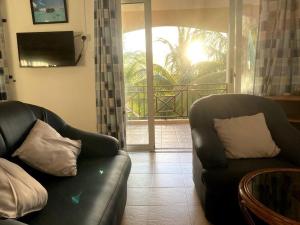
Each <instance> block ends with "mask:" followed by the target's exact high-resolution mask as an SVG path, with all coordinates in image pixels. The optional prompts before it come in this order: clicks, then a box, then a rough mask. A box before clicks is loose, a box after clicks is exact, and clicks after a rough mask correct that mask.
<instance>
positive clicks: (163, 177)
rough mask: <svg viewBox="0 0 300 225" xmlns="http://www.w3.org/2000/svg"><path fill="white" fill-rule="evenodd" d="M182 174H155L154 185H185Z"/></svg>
mask: <svg viewBox="0 0 300 225" xmlns="http://www.w3.org/2000/svg"><path fill="white" fill-rule="evenodd" d="M183 180H184V176H183V175H181V174H154V175H153V182H152V187H185V183H184V182H183Z"/></svg>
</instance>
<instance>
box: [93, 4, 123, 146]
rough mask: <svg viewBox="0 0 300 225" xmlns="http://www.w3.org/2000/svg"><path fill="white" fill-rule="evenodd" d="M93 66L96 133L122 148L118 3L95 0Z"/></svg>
mask: <svg viewBox="0 0 300 225" xmlns="http://www.w3.org/2000/svg"><path fill="white" fill-rule="evenodd" d="M94 3H95V54H96V55H95V63H96V101H97V102H96V104H97V123H98V124H97V127H98V132H99V133H103V134H107V135H111V136H114V137H116V138H117V139H118V140H119V141H120V145H121V146H122V147H124V146H125V131H126V127H125V103H124V102H125V100H124V96H125V91H124V79H123V62H122V36H121V35H122V29H121V11H120V7H121V3H120V0H95V1H94Z"/></svg>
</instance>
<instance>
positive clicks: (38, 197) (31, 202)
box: [0, 158, 48, 218]
mask: <svg viewBox="0 0 300 225" xmlns="http://www.w3.org/2000/svg"><path fill="white" fill-rule="evenodd" d="M0 181H1V182H0V218H18V217H21V216H24V215H26V214H28V213H30V212H34V211H38V210H41V209H42V208H44V206H45V205H46V203H47V199H48V194H47V191H46V189H45V188H44V187H43V186H42V185H41V184H40V183H39V182H37V181H36V180H35V179H34V178H33V177H31V176H30V175H29V174H28V173H26V172H25V171H24V170H23V169H22V168H21V167H19V166H18V165H16V164H14V163H12V162H9V161H7V160H6V159H3V158H0Z"/></svg>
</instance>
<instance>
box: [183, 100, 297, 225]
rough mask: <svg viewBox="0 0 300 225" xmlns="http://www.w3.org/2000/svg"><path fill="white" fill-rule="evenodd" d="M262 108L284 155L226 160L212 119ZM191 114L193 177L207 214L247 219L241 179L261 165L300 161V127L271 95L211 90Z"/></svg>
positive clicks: (219, 219)
mask: <svg viewBox="0 0 300 225" xmlns="http://www.w3.org/2000/svg"><path fill="white" fill-rule="evenodd" d="M259 112H263V113H264V115H265V118H266V122H267V125H268V128H269V130H270V132H271V135H272V138H273V140H274V141H275V143H276V144H277V146H279V148H280V149H281V152H280V154H279V155H278V156H277V157H275V158H258V159H227V158H226V156H225V152H224V146H223V145H222V143H221V141H220V140H219V138H218V135H217V133H216V131H215V129H214V125H213V119H214V118H220V119H223V118H230V117H238V116H245V115H253V114H256V113H259ZM189 119H190V125H191V129H192V139H193V180H194V183H195V187H196V190H197V193H198V195H199V197H200V199H201V203H202V206H203V208H204V211H205V215H206V217H207V219H208V220H209V221H210V222H212V223H213V224H215V225H218V224H245V222H244V220H243V217H242V214H241V212H240V209H239V205H238V183H239V181H240V179H241V178H242V177H243V176H244V175H245V174H246V173H248V172H250V171H253V170H256V169H261V168H269V167H296V166H300V132H299V131H298V130H297V129H296V128H294V127H293V126H291V125H290V124H289V122H288V120H287V118H286V115H285V113H284V112H283V110H282V109H281V107H280V106H279V104H277V103H275V102H274V101H272V100H269V99H266V98H264V97H258V96H252V95H242V94H228V95H212V96H209V97H205V98H202V99H199V100H197V101H196V102H195V103H194V104H193V105H192V107H191V111H190V115H189ZM245 129H247V128H245ZM249 132H255V131H249Z"/></svg>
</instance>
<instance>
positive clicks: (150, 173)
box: [122, 153, 209, 225]
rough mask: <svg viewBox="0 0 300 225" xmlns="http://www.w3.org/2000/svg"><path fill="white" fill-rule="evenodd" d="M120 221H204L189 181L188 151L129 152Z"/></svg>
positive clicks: (180, 224) (203, 224)
mask: <svg viewBox="0 0 300 225" xmlns="http://www.w3.org/2000/svg"><path fill="white" fill-rule="evenodd" d="M130 156H131V160H132V169H131V174H130V176H129V180H128V199H127V205H126V209H125V213H124V217H123V222H122V225H208V224H209V223H208V222H207V221H206V219H205V217H204V215H203V210H202V207H201V206H200V202H199V199H198V196H197V194H196V191H195V189H194V184H193V181H192V154H191V153H130Z"/></svg>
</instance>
